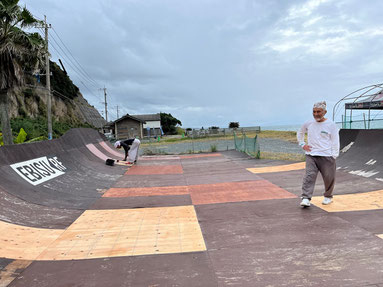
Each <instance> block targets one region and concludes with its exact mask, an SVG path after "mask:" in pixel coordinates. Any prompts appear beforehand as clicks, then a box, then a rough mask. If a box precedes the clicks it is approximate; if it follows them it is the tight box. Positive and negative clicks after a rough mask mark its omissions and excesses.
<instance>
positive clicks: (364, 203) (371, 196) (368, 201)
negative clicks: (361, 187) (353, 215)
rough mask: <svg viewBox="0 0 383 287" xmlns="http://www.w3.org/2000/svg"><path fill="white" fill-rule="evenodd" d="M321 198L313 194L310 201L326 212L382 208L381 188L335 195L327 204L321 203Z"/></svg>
mask: <svg viewBox="0 0 383 287" xmlns="http://www.w3.org/2000/svg"><path fill="white" fill-rule="evenodd" d="M322 200H323V197H321V196H315V197H313V198H312V199H311V203H312V204H315V205H316V206H318V207H320V208H322V209H324V210H326V211H328V212H340V211H358V210H374V209H383V190H376V191H371V192H363V193H354V194H341V195H336V196H334V199H333V203H331V204H329V205H323V204H321V202H322Z"/></svg>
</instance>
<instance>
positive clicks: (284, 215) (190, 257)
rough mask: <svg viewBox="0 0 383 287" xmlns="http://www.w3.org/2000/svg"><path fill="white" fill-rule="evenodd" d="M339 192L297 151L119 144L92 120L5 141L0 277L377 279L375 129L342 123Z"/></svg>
mask: <svg viewBox="0 0 383 287" xmlns="http://www.w3.org/2000/svg"><path fill="white" fill-rule="evenodd" d="M340 138H341V152H340V157H339V159H338V160H337V166H338V170H337V180H336V185H335V191H334V202H333V203H332V204H330V205H328V206H324V205H322V204H321V201H322V198H323V197H322V192H323V183H322V180H321V178H320V176H318V180H317V184H316V187H315V193H314V195H315V197H314V198H313V199H312V206H311V207H310V208H301V207H300V206H299V202H300V193H301V185H302V178H303V174H304V168H305V164H304V163H303V162H291V161H276V160H262V159H253V158H250V157H248V156H247V155H245V154H243V153H240V152H237V151H235V150H231V151H230V150H229V151H224V152H216V153H202V154H190V155H161V156H141V157H140V158H139V160H138V162H137V164H135V165H133V166H131V167H129V166H125V165H123V164H115V165H114V166H108V165H105V160H106V159H108V158H113V159H121V158H122V156H123V154H122V153H121V152H119V151H117V150H116V149H113V147H112V145H111V144H110V143H109V142H108V141H107V140H106V139H105V138H103V137H102V136H101V135H100V134H99V133H98V132H96V131H94V130H91V129H72V130H71V131H69V132H68V133H67V134H65V135H64V136H63V137H61V138H59V139H56V140H52V141H45V142H39V143H31V144H22V145H13V146H5V147H2V148H1V149H0V206H1V208H0V230H1V232H0V242H1V244H0V286H1V287H3V286H4V287H5V286H12V287H15V286H29V287H33V286H36V287H37V286H38V287H43V286H56V287H64V286H65V287H67V286H204V287H207V286H355V287H356V286H375V287H376V286H379V287H382V286H383V220H382V218H383V174H382V172H383V168H382V165H381V162H382V160H383V155H382V153H381V151H380V149H381V146H380V145H379V144H378V143H380V142H382V140H383V133H382V132H381V131H380V130H341V133H340Z"/></svg>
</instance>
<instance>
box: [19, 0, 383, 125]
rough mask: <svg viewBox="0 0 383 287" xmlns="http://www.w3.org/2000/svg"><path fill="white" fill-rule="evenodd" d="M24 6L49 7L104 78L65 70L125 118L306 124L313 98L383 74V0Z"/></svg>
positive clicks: (94, 100) (37, 2) (71, 43)
mask: <svg viewBox="0 0 383 287" xmlns="http://www.w3.org/2000/svg"><path fill="white" fill-rule="evenodd" d="M24 3H26V5H27V7H28V8H29V9H30V10H31V11H32V12H33V13H34V14H35V15H36V16H38V17H39V18H42V17H43V15H44V14H46V15H47V17H48V21H49V22H50V23H51V24H52V25H53V27H54V29H55V31H57V33H58V34H59V35H60V37H61V39H62V40H63V41H64V42H65V44H66V45H67V46H68V47H69V49H70V50H71V52H72V53H73V55H74V56H75V58H76V59H77V60H78V61H79V62H80V63H81V65H82V66H83V67H84V69H85V70H86V71H87V73H88V74H89V75H90V76H91V78H92V79H94V80H95V81H96V82H97V84H96V85H94V84H91V83H90V82H87V81H86V80H85V79H82V78H81V76H79V75H78V74H77V73H76V72H75V71H74V69H72V68H71V67H67V70H68V71H69V73H70V76H71V77H72V79H73V81H74V82H75V83H76V84H78V86H79V87H80V89H81V91H82V93H83V94H84V96H85V97H86V98H87V99H88V100H89V102H90V103H91V104H94V105H95V106H96V107H97V108H98V109H100V110H101V109H102V108H103V106H102V104H101V103H100V102H101V101H102V99H103V96H102V93H101V92H100V91H99V90H97V87H96V86H100V87H99V88H101V87H103V86H104V85H105V86H106V87H107V89H108V100H109V101H110V103H109V106H110V107H115V106H116V105H119V109H120V115H121V114H122V113H121V111H123V112H129V113H132V114H133V113H156V112H160V111H161V112H170V113H172V114H173V115H174V116H176V117H177V118H179V119H180V120H181V121H182V123H183V126H184V127H201V126H204V127H208V126H212V125H216V126H221V127H225V126H227V125H228V123H229V122H230V121H239V122H240V124H241V126H247V125H272V124H276V125H281V124H299V123H301V122H303V121H305V120H306V119H307V118H308V117H311V107H312V103H313V102H315V101H317V100H322V99H325V100H327V101H328V103H329V104H330V105H333V104H335V103H336V101H337V100H339V99H340V98H341V97H343V96H344V95H346V94H348V93H349V92H351V91H352V90H353V89H357V88H360V87H362V86H364V85H368V84H374V83H377V82H380V81H381V70H380V67H381V63H382V60H383V58H382V56H381V52H380V51H382V48H383V47H382V46H383V40H382V31H383V29H382V28H383V20H382V18H381V17H380V15H379V13H380V12H379V11H382V8H383V7H382V6H383V3H382V2H381V1H379V0H371V1H369V3H368V5H366V4H363V3H362V2H361V1H357V0H347V1H339V0H338V1H335V0H308V1H303V0H296V1H278V0H273V1H261V0H240V1H229V0H224V1H222V0H194V1H174V0H160V1H155V0H145V1H134V0H131V1H126V0H116V1H112V0H109V1H96V0H95V1H89V0H84V1H76V2H73V1H69V2H68V1H65V2H64V1H62V0H59V1H47V0H34V1H24ZM52 34H53V35H52V36H53V37H54V36H55V34H54V33H52ZM52 44H53V45H55V43H54V42H52ZM56 46H57V45H56ZM52 57H53V59H54V60H55V59H57V58H59V57H63V58H64V60H66V62H68V60H67V59H66V57H65V56H62V55H61V56H60V55H58V53H55V51H54V50H52ZM81 81H82V82H83V83H84V84H85V85H86V86H87V88H85V87H83V85H82V84H81ZM89 90H91V91H89ZM110 113H111V115H112V117H113V116H115V111H113V110H112V111H111V112H110Z"/></svg>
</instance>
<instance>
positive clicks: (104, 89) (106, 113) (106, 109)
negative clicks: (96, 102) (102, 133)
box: [100, 87, 108, 122]
mask: <svg viewBox="0 0 383 287" xmlns="http://www.w3.org/2000/svg"><path fill="white" fill-rule="evenodd" d="M100 90H103V91H104V101H105V102H104V103H105V120H106V122H108V103H107V102H106V88H105V87H104V88H103V89H100Z"/></svg>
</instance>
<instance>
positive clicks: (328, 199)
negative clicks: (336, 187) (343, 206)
mask: <svg viewBox="0 0 383 287" xmlns="http://www.w3.org/2000/svg"><path fill="white" fill-rule="evenodd" d="M330 203H332V198H331V197H325V198H324V199H323V201H322V204H324V205H327V204H330Z"/></svg>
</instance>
